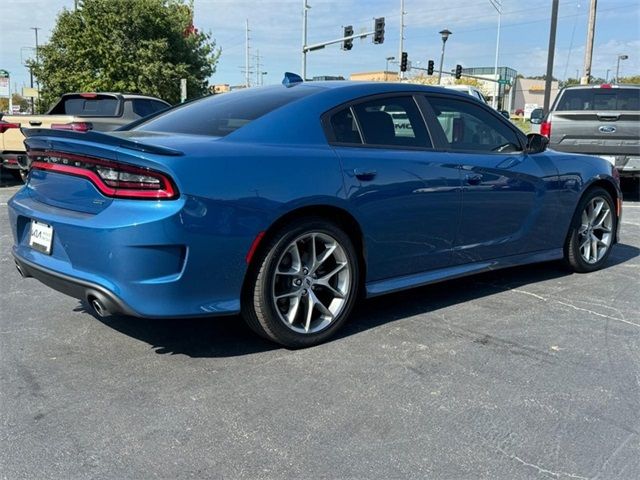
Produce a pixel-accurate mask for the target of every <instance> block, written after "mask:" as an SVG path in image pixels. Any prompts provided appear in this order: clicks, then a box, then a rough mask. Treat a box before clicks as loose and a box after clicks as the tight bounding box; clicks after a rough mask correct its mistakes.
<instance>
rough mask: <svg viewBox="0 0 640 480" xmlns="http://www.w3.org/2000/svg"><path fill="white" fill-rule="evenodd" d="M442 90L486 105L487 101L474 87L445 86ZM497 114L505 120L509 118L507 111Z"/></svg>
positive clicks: (500, 111)
mask: <svg viewBox="0 0 640 480" xmlns="http://www.w3.org/2000/svg"><path fill="white" fill-rule="evenodd" d="M444 88H447V89H449V90H455V91H457V92H464V93H466V94H467V95H471V96H472V97H473V98H475V99H477V100H479V101H481V102H482V103H484V104H487V99H486V98H484V95H482V92H481V91H480V90H478V89H477V88H476V87H472V86H471V85H445V86H444ZM498 112H499V113H500V115H502V116H503V117H504V118H506V119H507V120H508V119H509V118H511V116H510V115H509V111H508V110H498Z"/></svg>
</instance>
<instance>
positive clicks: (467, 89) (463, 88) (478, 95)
mask: <svg viewBox="0 0 640 480" xmlns="http://www.w3.org/2000/svg"><path fill="white" fill-rule="evenodd" d="M444 88H447V89H449V90H455V91H456V92H464V93H466V94H467V95H471V96H472V97H473V98H475V99H477V100H480V101H481V102H482V103H485V104H486V103H487V99H486V98H484V95H482V92H481V91H480V90H478V89H477V88H476V87H472V86H471V85H444Z"/></svg>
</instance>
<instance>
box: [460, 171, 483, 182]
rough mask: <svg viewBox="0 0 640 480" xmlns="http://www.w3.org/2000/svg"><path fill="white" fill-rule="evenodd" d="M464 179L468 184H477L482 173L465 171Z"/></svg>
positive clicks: (480, 180)
mask: <svg viewBox="0 0 640 480" xmlns="http://www.w3.org/2000/svg"><path fill="white" fill-rule="evenodd" d="M464 179H465V181H466V182H467V184H469V185H479V184H480V182H482V175H481V174H479V173H467V174H466V175H465V177H464Z"/></svg>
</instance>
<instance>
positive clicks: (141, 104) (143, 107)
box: [127, 98, 167, 117]
mask: <svg viewBox="0 0 640 480" xmlns="http://www.w3.org/2000/svg"><path fill="white" fill-rule="evenodd" d="M127 102H131V109H132V110H133V113H134V114H136V115H137V116H139V117H146V116H147V115H151V114H152V113H156V112H157V111H159V110H163V109H165V108H167V105H165V104H164V103H162V102H157V101H155V100H149V99H146V98H135V99H133V100H127Z"/></svg>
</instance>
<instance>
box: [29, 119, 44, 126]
mask: <svg viewBox="0 0 640 480" xmlns="http://www.w3.org/2000/svg"><path fill="white" fill-rule="evenodd" d="M29 125H33V126H34V127H38V126H40V125H42V122H38V121H37V120H29Z"/></svg>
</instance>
